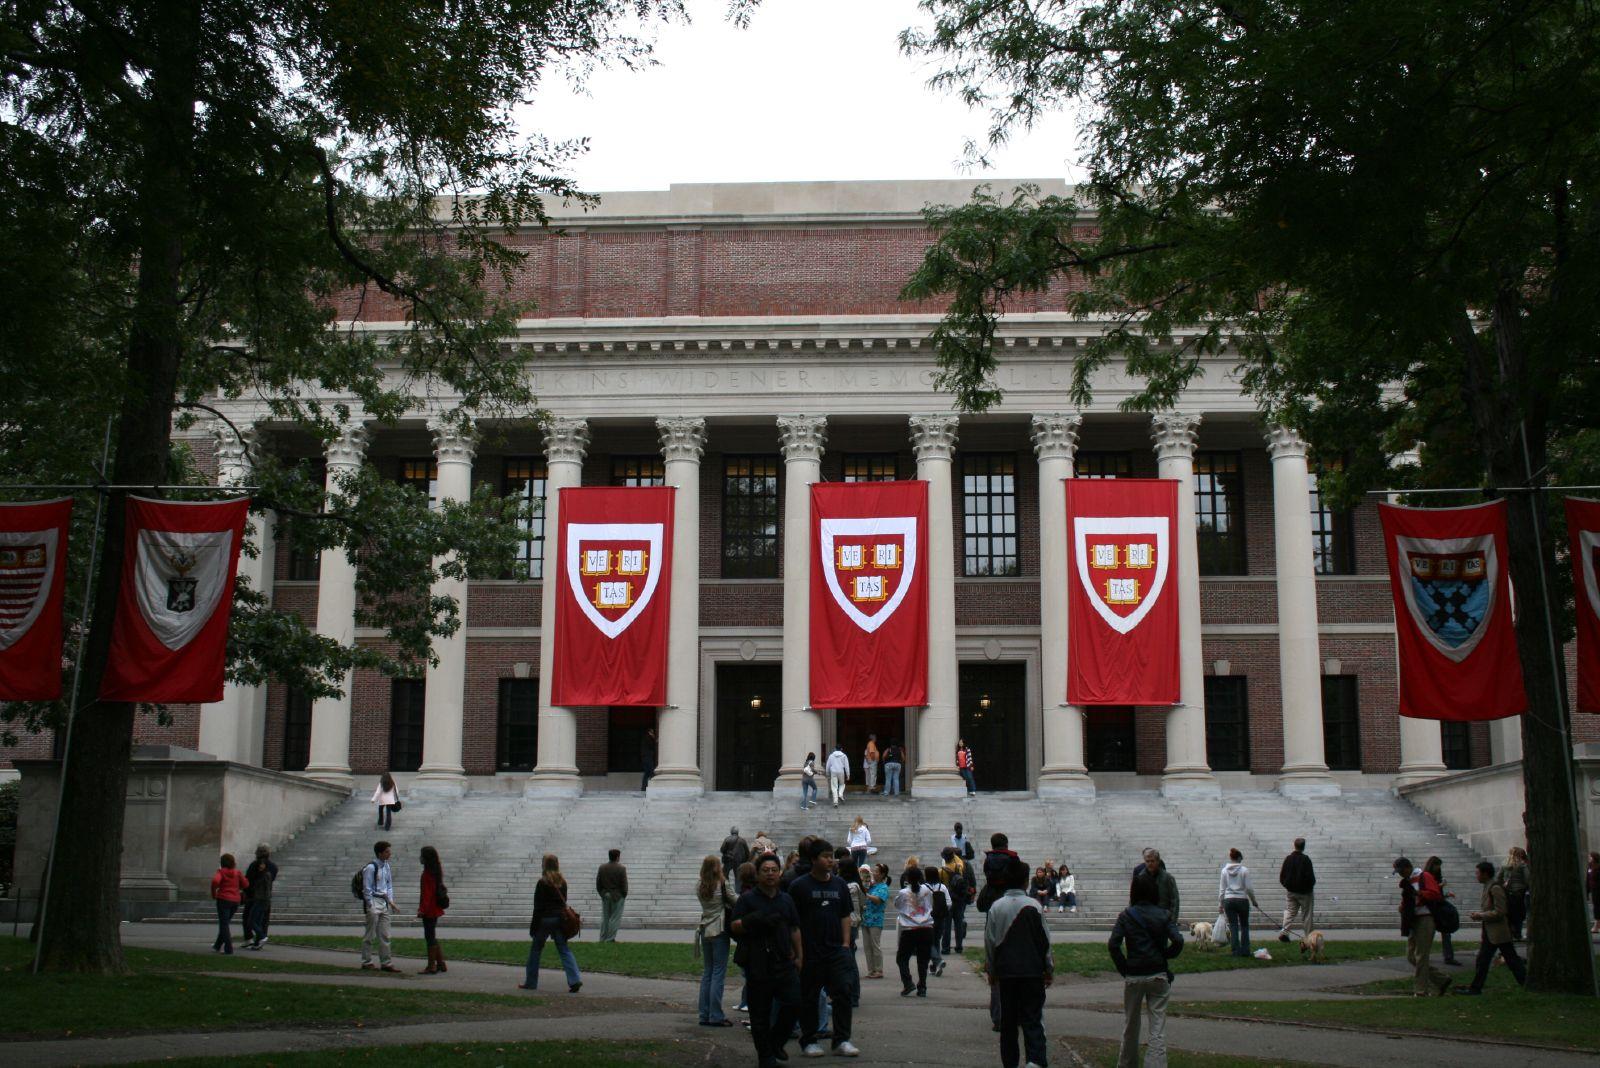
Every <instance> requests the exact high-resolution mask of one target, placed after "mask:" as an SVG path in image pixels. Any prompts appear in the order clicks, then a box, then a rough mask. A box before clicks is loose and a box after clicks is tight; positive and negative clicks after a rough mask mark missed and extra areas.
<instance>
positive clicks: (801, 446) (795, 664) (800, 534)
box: [772, 415, 828, 792]
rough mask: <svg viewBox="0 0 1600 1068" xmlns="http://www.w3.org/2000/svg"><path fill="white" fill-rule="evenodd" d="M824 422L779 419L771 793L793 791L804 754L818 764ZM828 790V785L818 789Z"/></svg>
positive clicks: (820, 757) (788, 417)
mask: <svg viewBox="0 0 1600 1068" xmlns="http://www.w3.org/2000/svg"><path fill="white" fill-rule="evenodd" d="M827 440H828V420H827V418H826V417H824V416H820V415H780V416H779V417H778V441H779V443H780V444H781V445H782V447H783V757H782V759H781V762H780V765H779V769H778V779H777V781H776V782H775V783H773V785H772V788H773V790H774V791H775V792H780V791H782V792H787V791H792V790H794V789H795V787H796V786H797V785H798V784H799V781H800V766H801V764H802V762H803V761H804V760H805V758H806V754H807V753H815V754H817V765H818V766H819V767H820V766H821V765H822V760H823V758H824V756H826V754H825V753H823V751H822V717H821V716H820V715H818V714H817V710H816V709H814V708H812V707H811V486H812V484H813V483H815V482H817V481H819V480H821V478H822V447H823V445H824V443H825V442H826V441H827ZM819 788H820V789H826V788H827V787H826V784H825V783H822V784H819Z"/></svg>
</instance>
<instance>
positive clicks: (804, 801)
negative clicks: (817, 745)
mask: <svg viewBox="0 0 1600 1068" xmlns="http://www.w3.org/2000/svg"><path fill="white" fill-rule="evenodd" d="M816 807H817V754H815V753H807V754H806V759H805V762H804V763H802V764H801V765H800V808H801V811H804V810H805V809H808V808H816Z"/></svg>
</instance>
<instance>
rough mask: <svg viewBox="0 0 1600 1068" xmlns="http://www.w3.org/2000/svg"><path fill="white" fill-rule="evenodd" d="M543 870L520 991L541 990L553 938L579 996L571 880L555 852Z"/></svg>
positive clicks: (547, 857) (536, 890)
mask: <svg viewBox="0 0 1600 1068" xmlns="http://www.w3.org/2000/svg"><path fill="white" fill-rule="evenodd" d="M719 863H720V862H719ZM541 869H542V870H541V872H540V875H539V881H538V882H537V883H535V884H534V887H533V919H532V920H531V921H530V922H529V923H528V937H529V938H532V939H533V944H532V945H531V946H529V947H528V967H527V976H526V977H525V980H524V981H523V983H522V984H521V985H520V986H518V988H517V989H519V990H538V989H539V957H540V956H541V955H542V954H543V953H544V944H545V942H546V941H548V940H549V939H552V938H553V939H555V943H556V953H558V954H559V955H560V957H561V967H562V969H563V970H564V971H565V972H566V973H567V989H568V990H569V991H571V992H572V993H574V994H576V993H577V992H578V991H579V990H580V989H581V988H582V987H583V976H582V975H580V974H578V960H577V958H576V957H574V956H573V955H572V947H570V946H568V945H567V932H566V929H565V926H564V920H565V916H566V911H567V880H566V878H565V877H564V876H562V874H561V861H560V860H558V859H557V858H556V855H555V854H554V853H546V854H545V855H544V862H543V864H542V865H541Z"/></svg>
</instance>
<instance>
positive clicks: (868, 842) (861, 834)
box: [849, 816, 872, 868]
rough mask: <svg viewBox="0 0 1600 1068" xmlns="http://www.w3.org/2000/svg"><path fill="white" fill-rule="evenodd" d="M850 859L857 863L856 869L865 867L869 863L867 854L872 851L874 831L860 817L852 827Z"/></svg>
mask: <svg viewBox="0 0 1600 1068" xmlns="http://www.w3.org/2000/svg"><path fill="white" fill-rule="evenodd" d="M849 845H850V859H851V860H853V861H855V862H856V867H858V868H860V867H864V866H865V865H866V863H867V854H868V853H870V852H871V850H872V830H871V828H869V827H868V826H867V821H866V820H865V819H863V818H862V817H860V816H857V817H856V820H855V822H854V823H852V824H851V825H850V837H849Z"/></svg>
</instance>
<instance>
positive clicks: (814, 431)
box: [778, 415, 828, 463]
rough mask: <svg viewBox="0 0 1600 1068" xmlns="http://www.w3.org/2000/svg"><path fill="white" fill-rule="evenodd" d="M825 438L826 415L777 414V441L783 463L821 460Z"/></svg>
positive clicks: (826, 437) (826, 429) (826, 428)
mask: <svg viewBox="0 0 1600 1068" xmlns="http://www.w3.org/2000/svg"><path fill="white" fill-rule="evenodd" d="M827 440H828V418H827V416H823V415H780V416H778V441H779V443H780V444H781V445H782V447H783V459H784V462H785V463H788V462H791V461H796V460H812V461H817V460H821V459H822V447H823V445H824V444H826V443H827Z"/></svg>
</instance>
